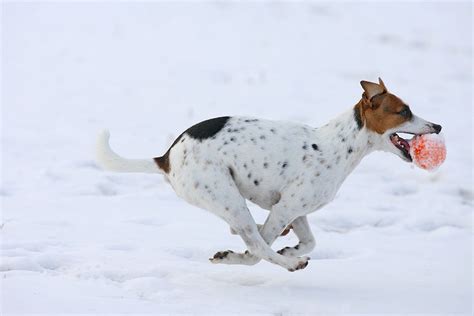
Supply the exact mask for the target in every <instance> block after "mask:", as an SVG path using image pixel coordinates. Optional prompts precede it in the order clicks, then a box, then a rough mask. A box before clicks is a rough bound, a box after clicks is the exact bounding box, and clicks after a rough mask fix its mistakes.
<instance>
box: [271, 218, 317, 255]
mask: <svg viewBox="0 0 474 316" xmlns="http://www.w3.org/2000/svg"><path fill="white" fill-rule="evenodd" d="M291 226H292V228H293V231H294V232H295V234H296V236H297V237H298V239H299V243H298V244H297V245H296V246H294V247H285V248H283V249H280V250H278V253H279V254H282V255H284V256H290V257H297V256H301V255H304V254H307V253H310V252H311V251H312V250H313V249H314V247H315V246H316V241H315V240H314V236H313V234H312V233H311V228H310V227H309V223H308V219H307V218H306V216H300V217H298V218H297V219H295V220H294V221H293V223H291Z"/></svg>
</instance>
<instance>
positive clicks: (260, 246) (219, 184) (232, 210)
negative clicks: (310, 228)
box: [188, 175, 309, 271]
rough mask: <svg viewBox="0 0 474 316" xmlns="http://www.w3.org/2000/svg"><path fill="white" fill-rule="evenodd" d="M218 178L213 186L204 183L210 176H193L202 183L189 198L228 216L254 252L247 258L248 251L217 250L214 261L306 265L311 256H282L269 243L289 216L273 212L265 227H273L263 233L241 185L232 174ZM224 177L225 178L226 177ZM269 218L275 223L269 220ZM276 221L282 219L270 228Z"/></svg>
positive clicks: (229, 220) (203, 206) (292, 267)
mask: <svg viewBox="0 0 474 316" xmlns="http://www.w3.org/2000/svg"><path fill="white" fill-rule="evenodd" d="M216 178H217V179H219V180H217V181H214V182H213V185H212V188H211V187H209V185H206V184H204V183H206V182H208V181H209V178H208V177H206V179H200V180H199V179H193V180H196V181H198V182H200V183H199V185H196V186H195V190H194V191H193V196H192V197H191V196H190V197H188V198H189V199H190V200H192V201H193V202H194V203H195V204H196V205H198V206H200V207H202V208H205V209H207V210H209V211H211V212H213V213H214V214H216V215H217V216H219V217H221V218H222V219H224V220H225V221H226V222H227V223H228V224H229V226H230V227H231V228H232V229H233V230H234V231H236V232H237V233H238V234H239V235H240V237H241V238H242V239H243V240H244V242H245V244H246V246H247V248H248V249H249V252H250V254H252V255H251V258H252V259H250V260H247V259H248V258H246V255H245V254H235V253H233V252H232V251H226V252H219V253H217V254H216V255H215V256H214V257H213V258H211V262H214V263H229V264H237V263H240V264H242V263H244V264H249V263H247V262H248V261H251V262H250V264H252V262H258V261H259V260H260V259H263V260H266V261H269V262H271V263H274V264H277V265H280V266H282V267H284V268H286V269H288V270H289V271H295V270H299V269H302V268H304V267H306V265H307V264H308V259H309V258H306V257H304V258H296V257H286V256H282V255H280V254H278V253H276V252H275V251H274V250H273V249H272V248H271V247H270V246H269V244H271V242H273V240H274V239H275V238H276V237H277V235H279V234H280V233H281V232H282V231H283V230H284V229H285V227H286V226H287V225H285V224H288V222H286V223H285V224H283V222H285V221H286V220H278V221H275V220H273V218H275V216H269V218H268V219H267V222H266V223H265V225H264V226H263V227H262V229H261V231H262V232H263V231H267V230H269V231H270V233H266V234H262V235H261V232H259V229H258V227H257V224H256V223H255V221H254V219H253V217H252V215H251V214H250V211H249V209H248V208H247V205H246V203H245V199H244V198H243V197H242V196H241V195H240V192H239V190H238V188H237V186H236V185H235V183H234V182H233V181H232V179H231V178H230V176H229V179H227V178H226V177H225V175H221V176H220V177H216ZM223 178H224V179H225V180H223ZM203 184H204V185H203ZM206 187H207V189H206ZM272 213H273V212H272ZM269 221H271V222H272V223H268V222H269ZM274 222H275V223H276V222H278V224H277V226H278V228H276V229H273V228H272V229H269V228H270V227H273V226H275V223H274ZM281 225H283V226H281ZM280 226H281V229H280ZM265 227H267V228H265ZM273 232H277V235H275V236H274V237H275V238H270V237H269V236H272V235H273ZM267 239H268V241H267ZM242 259H245V260H242Z"/></svg>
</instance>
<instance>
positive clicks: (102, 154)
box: [96, 130, 163, 173]
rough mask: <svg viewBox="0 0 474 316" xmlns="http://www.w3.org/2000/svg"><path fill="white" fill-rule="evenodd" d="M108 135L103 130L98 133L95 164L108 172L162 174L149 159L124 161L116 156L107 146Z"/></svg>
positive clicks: (124, 159) (107, 132)
mask: <svg viewBox="0 0 474 316" xmlns="http://www.w3.org/2000/svg"><path fill="white" fill-rule="evenodd" d="M109 138H110V133H109V131H107V130H104V131H102V132H100V133H99V137H98V139H97V145H96V159H97V163H98V164H99V165H100V166H101V167H102V168H104V169H105V170H109V171H117V172H144V173H163V171H162V170H161V169H160V168H158V165H157V164H156V163H155V161H154V160H153V159H152V158H150V159H126V158H123V157H120V156H119V155H118V154H116V153H115V152H114V151H113V150H112V148H110V145H109Z"/></svg>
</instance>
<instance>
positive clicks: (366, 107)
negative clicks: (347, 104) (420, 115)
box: [357, 78, 412, 134]
mask: <svg viewBox="0 0 474 316" xmlns="http://www.w3.org/2000/svg"><path fill="white" fill-rule="evenodd" d="M360 84H361V86H362V88H363V89H364V93H363V94H362V99H361V100H360V102H359V104H358V105H357V106H358V107H359V111H360V114H361V118H362V121H363V123H364V124H365V126H366V127H367V128H368V129H370V130H372V131H374V132H376V133H378V134H383V133H385V131H387V130H390V129H392V128H395V127H397V126H399V125H401V124H403V123H405V122H406V121H409V120H410V119H411V117H412V113H411V111H410V108H409V107H408V105H406V104H405V103H404V102H403V101H402V100H401V99H400V98H399V97H397V96H396V95H394V94H391V93H390V92H388V90H387V88H386V87H385V84H384V83H383V81H382V79H380V78H379V83H378V84H377V83H373V82H369V81H361V82H360Z"/></svg>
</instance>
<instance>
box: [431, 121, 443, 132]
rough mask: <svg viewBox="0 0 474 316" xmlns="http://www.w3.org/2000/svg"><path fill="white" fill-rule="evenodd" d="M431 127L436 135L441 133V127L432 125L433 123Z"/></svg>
mask: <svg viewBox="0 0 474 316" xmlns="http://www.w3.org/2000/svg"><path fill="white" fill-rule="evenodd" d="M431 127H433V129H434V131H435V133H436V134H439V132H441V129H442V128H443V127H442V126H441V125H438V124H434V123H433V124H431Z"/></svg>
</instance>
